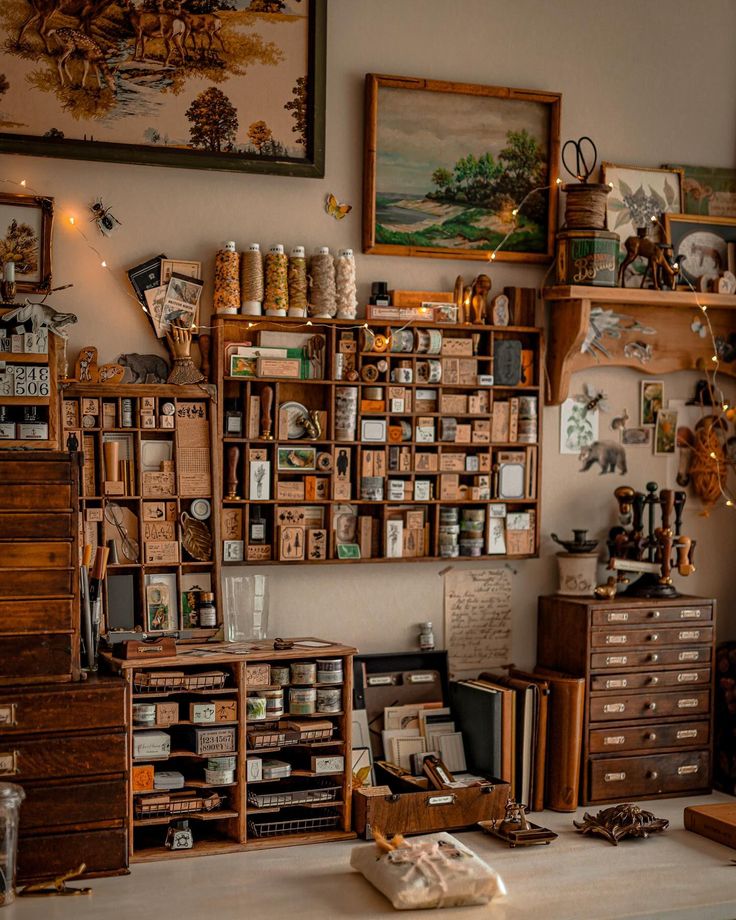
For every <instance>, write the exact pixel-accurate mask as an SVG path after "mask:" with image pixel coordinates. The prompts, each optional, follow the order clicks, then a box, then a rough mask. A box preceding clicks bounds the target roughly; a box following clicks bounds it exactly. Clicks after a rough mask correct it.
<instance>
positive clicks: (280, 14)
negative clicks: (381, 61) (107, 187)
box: [0, 0, 327, 178]
mask: <svg viewBox="0 0 736 920" xmlns="http://www.w3.org/2000/svg"><path fill="white" fill-rule="evenodd" d="M87 6H89V7H93V6H94V7H96V9H93V10H92V11H91V13H90V15H89V16H87V19H86V20H84V21H82V22H80V23H79V24H77V22H76V21H70V22H66V23H62V24H64V25H67V26H70V27H71V28H72V30H73V34H67V35H63V36H57V40H56V43H55V42H54V37H53V36H50V37H49V34H48V33H49V32H50V28H49V26H50V27H51V28H53V26H54V25H55V26H56V27H57V28H58V26H59V22H56V21H55V20H53V19H52V21H51V23H49V21H48V19H49V17H48V16H46V17H45V18H44V17H41V18H38V17H36V18H33V17H30V16H29V13H32V12H33V11H32V9H31V4H30V3H29V4H27V5H26V4H24V3H19V4H14V5H13V8H12V10H11V9H9V10H8V12H7V15H5V16H4V20H3V23H2V26H1V27H0V37H1V38H2V40H3V44H4V46H6V49H7V53H6V54H5V57H4V61H3V71H4V75H5V77H6V80H7V83H8V89H7V91H6V93H5V94H4V96H3V109H4V113H3V114H4V119H5V122H4V123H5V125H6V126H7V127H6V128H5V129H4V130H3V131H2V133H0V152H2V153H22V154H26V155H28V154H32V155H36V156H51V157H63V158H66V159H77V160H100V161H104V162H108V163H110V162H112V163H134V164H139V165H140V164H144V165H151V166H174V167H187V168H194V169H219V170H225V171H229V172H253V173H262V174H276V175H285V176H308V177H312V178H322V177H323V176H324V170H325V166H324V164H325V86H326V69H325V61H326V36H327V2H326V0H302V2H301V3H300V4H299V6H298V7H295V5H294V4H289V5H288V8H287V7H286V5H285V4H280V3H278V2H274V3H270V4H268V5H266V4H263V5H262V8H261V9H260V10H259V9H251V6H252V4H251V2H250V0H228V3H223V4H221V6H220V8H219V9H218V10H217V11H216V13H211V12H210V13H207V14H206V15H207V16H209V17H210V19H211V20H212V22H213V25H212V28H211V29H210V31H209V32H208V33H207V34H208V36H209V47H208V48H207V50H206V53H205V49H204V38H202V39H201V42H202V47H201V48H199V49H197V48H196V47H195V48H191V46H190V43H189V42H186V41H184V43H183V44H182V42H181V38H179V39H178V42H177V38H176V37H173V36H174V34H175V33H172V36H170V37H169V38H167V37H166V36H165V35H164V32H163V29H162V30H161V31H160V32H159V33H155V32H152V33H150V34H146V35H144V36H142V37H140V36H139V38H138V39H137V38H136V29H135V23H134V20H133V16H134V13H131V12H130V10H129V9H128V8H127V7H126V4H125V3H116V4H112V3H110V4H101V3H97V4H87ZM136 6H137V7H138V8H139V9H140V7H142V4H141V3H137V4H136ZM154 6H155V4H154ZM146 8H147V9H148V7H146ZM72 15H75V14H73V13H72ZM85 15H86V14H85ZM168 15H169V16H170V17H172V13H171V12H170V9H169V13H168ZM186 15H187V13H186V12H185V14H184V16H182V17H181V18H180V19H179V20H178V21H179V22H181V23H182V24H183V28H186V22H185V17H186ZM189 15H191V11H190V13H189ZM172 18H173V20H174V21H177V20H176V16H175V15H173V17H172ZM305 19H306V22H304V21H303V20H305ZM84 33H86V34H87V36H88V37H89V38H91V40H92V41H93V42H94V43H95V46H96V47H95V48H93V51H95V50H96V52H97V56H96V57H95V58H94V59H93V60H92V65H91V67H90V68H89V70H90V72H89V74H88V73H87V70H84V77H85V78H86V80H85V81H84V82H83V69H82V68H83V62H82V60H80V55H79V51H78V50H77V36H78V35H79V34H84ZM139 42H140V45H139ZM67 50H68V57H67V59H66V60H67V68H68V70H67V76H69V80H68V81H67V80H62V81H61V82H60V81H59V77H58V73H57V60H60V59H61V58H60V57H59V56H60V55H61V54H66V52H67ZM111 56H113V58H111ZM29 57H30V58H31V59H32V60H34V62H35V63H36V64H38V65H39V66H38V70H37V74H36V78H35V79H34V80H33V81H29V80H27V79H26V73H27V59H28V58H29ZM106 59H107V60H106ZM112 59H114V61H115V63H114V65H113V64H112ZM85 61H86V63H87V66H88V67H89V63H90V62H89V58H87V59H85ZM108 61H110V63H108ZM138 61H142V62H143V65H142V66H143V67H145V68H146V73H147V79H146V81H144V82H143V83H140V82H139V81H137V80H136V79H135V78H134V77H131V76H130V74H131V70H132V72H133V73H134V72H135V69H136V68H137V67H138V66H139V65H138V64H137V63H134V62H138ZM253 65H265V66H253ZM305 71H306V72H305ZM152 79H155V80H156V81H157V88H158V89H159V93H158V94H157V96H158V103H159V107H158V108H157V109H156V108H151V106H150V104H149V98H148V97H147V94H146V93H147V84H150V81H151V80H152ZM269 97H271V98H270V102H269ZM162 100H163V101H162ZM252 100H258V105H257V106H253V104H252ZM49 113H51V114H49ZM111 115H112V116H114V117H110V116H111Z"/></svg>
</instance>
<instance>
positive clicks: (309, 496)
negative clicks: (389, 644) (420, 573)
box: [213, 316, 543, 565]
mask: <svg viewBox="0 0 736 920" xmlns="http://www.w3.org/2000/svg"><path fill="white" fill-rule="evenodd" d="M409 327H411V328H409ZM213 329H214V335H213V338H214V343H215V349H214V353H215V361H214V366H215V368H216V380H217V383H218V390H219V392H220V394H221V399H220V406H219V410H220V411H219V434H220V443H221V454H222V456H221V462H222V468H223V510H222V514H223V517H222V520H221V527H220V529H221V531H222V539H223V541H226V542H225V543H224V544H223V551H222V561H223V565H230V564H232V565H241V564H243V561H244V562H245V563H246V564H257V565H263V564H269V563H283V562H286V563H290V564H295V563H297V564H325V563H338V564H339V563H355V562H384V561H385V562H414V561H418V560H425V561H426V560H428V559H440V558H452V557H453V555H457V553H458V549H459V552H460V555H464V550H465V552H468V551H469V546H470V543H471V542H472V537H473V535H474V534H477V536H478V537H479V538H480V539H479V540H476V543H478V542H480V543H482V546H481V547H480V549H479V555H476V556H474V558H503V557H504V556H505V555H507V554H508V555H514V556H516V557H521V556H526V555H536V553H537V552H538V533H539V513H538V512H539V502H538V497H539V494H540V489H539V471H540V469H541V456H540V454H539V451H540V446H539V445H540V441H541V429H540V425H541V408H542V407H541V402H542V400H541V396H542V392H541V390H542V387H541V385H540V383H541V378H542V350H543V341H542V333H541V330H540V329H538V328H536V327H530V326H492V325H485V324H480V325H479V324H467V325H465V324H449V323H432V322H424V321H412V322H406V321H401V320H397V321H385V320H382V321H380V322H379V321H374V322H370V323H368V322H365V321H362V320H329V319H327V320H324V319H320V320H315V321H314V322H312V321H311V320H309V321H308V320H304V319H289V318H288V317H285V318H273V317H249V316H216V317H213ZM399 334H402V335H403V336H404V337H406V336H408V337H409V340H408V341H405V340H404V339H402V340H401V346H402V348H403V347H405V348H406V350H402V351H399V350H398V349H394V348H393V345H394V342H392V339H391V337H392V336H394V337H396V336H398V335H399ZM371 335H372V336H374V337H375V340H374V341H373V342H372V341H371ZM316 336H319V337H320V338H321V341H320V342H319V343H318V344H319V345H321V346H322V347H321V348H319V347H318V348H317V349H315V350H316V353H317V355H318V356H319V357H318V358H317V359H316V361H317V362H319V363H316V362H315V359H312V361H311V363H310V361H309V358H304V357H302V358H301V360H302V365H301V368H299V367H298V366H297V368H295V371H296V372H299V373H304V374H305V377H304V379H302V378H301V377H296V376H295V377H293V378H285V377H274V376H266V375H265V374H263V375H261V373H260V372H263V371H265V370H266V368H265V367H263V368H262V367H261V364H260V361H261V360H262V359H263V355H261V357H259V358H258V360H257V361H256V359H255V357H254V356H253V354H252V353H251V354H248V353H247V352H246V353H245V354H242V353H241V356H242V357H243V359H244V362H245V360H246V359H247V360H249V361H251V362H252V365H253V366H252V367H251V366H248V367H246V368H244V369H245V370H247V372H248V373H249V374H252V376H248V377H245V376H233V375H232V374H231V367H230V360H229V359H230V356H231V354H233V353H234V350H235V348H236V347H238V346H242V347H243V348H246V347H250V349H251V352H254V351H255V350H256V349H259V350H261V349H264V348H268V347H272V348H275V347H280V348H283V349H287V348H289V347H291V349H292V350H291V351H289V352H288V357H287V352H286V350H284V352H283V354H282V355H281V356H279V355H275V356H274V357H275V358H277V359H279V358H283V359H285V362H284V363H285V365H286V363H287V362H288V361H289V360H291V361H292V362H294V363H296V362H295V358H296V357H297V356H298V355H300V354H301V352H300V351H299V350H300V349H305V350H306V353H310V351H309V349H310V348H311V347H312V346H314V344H315V341H314V340H313V339H314V337H316ZM430 341H431V342H432V343H433V344H432V345H430V344H429V343H430ZM378 342H380V347H378V346H377V345H376V343H378ZM511 342H512V343H513V345H510V344H509V343H511ZM503 347H507V348H509V347H515V348H517V349H520V350H521V351H522V355H521V358H520V357H519V352H518V351H517V352H516V361H520V362H521V365H522V367H523V369H524V371H523V372H524V376H523V378H522V380H521V382H519V381H518V379H517V380H514V378H511V377H509V378H504V379H505V380H507V381H509V382H507V383H502V384H499V383H498V380H499V376H500V375H499V369H498V368H497V367H495V366H494V360H495V358H494V355H495V354H496V353H499V354H500V353H501V352H502V350H503ZM428 348H431V349H432V350H431V351H428V350H426V349H428ZM499 360H500V359H499ZM430 362H431V366H430ZM430 371H431V375H430ZM311 373H313V374H314V377H311V378H310V377H309V376H308V374H311ZM494 374H495V382H494V383H493V384H491V383H489V380H490V379H493V378H494ZM438 376H439V379H436V378H437V377H438ZM407 377H408V379H406V378H407ZM342 388H347V389H349V390H352V391H354V395H355V399H356V420H355V424H354V426H348V427H347V429H345V428H344V429H343V430H339V421H338V418H339V415H340V408H339V397H340V392H341V389H342ZM421 391H430V392H431V393H432V394H433V397H432V398H431V399H428V398H427V397H426V392H425V393H424V394H422V393H421ZM264 396H265V398H266V401H267V403H268V402H269V401H270V402H271V404H272V408H271V409H270V420H269V421H268V424H267V425H266V426H264V424H263V420H262V419H261V417H260V413H261V408H262V406H263V399H264ZM421 397H424V398H421ZM284 406H291V407H292V410H294V408H297V409H298V408H299V407H300V406H301V407H302V408H306V409H309V410H311V411H315V412H317V413H319V414H320V417H321V432H320V434H319V436H318V437H317V438H316V439H309V438H308V437H307V435H308V431H302V432H299V431H298V428H299V426H294V427H293V428H292V426H290V425H288V424H285V423H284V422H285V420H284V419H283V418H280V412H279V410H280V408H282V407H284ZM233 416H237V418H236V419H234V421H235V425H234V426H231V425H230V424H229V423H230V422H231V421H233ZM421 419H426V422H424V423H422V422H421V421H420V420H421ZM364 425H366V426H367V427H366V428H365V430H364V428H363V426H364ZM301 427H302V428H303V426H301ZM371 428H373V429H375V428H377V429H378V431H379V434H378V435H377V436H375V435H373V434H369V433H368V432H369V430H370V429H371ZM264 433H265V435H266V436H265V437H264ZM290 434H291V435H292V437H289V435H290ZM301 451H305V455H304V456H305V458H306V460H305V465H304V469H300V468H299V467H298V466H297V465H296V461H295V462H294V465H293V466H291V467H288V457H289V455H290V454H291V455H294V456H295V457H296V459H297V460H300V459H301V456H300V452H301ZM310 451H315V458H316V463H314V462H312V460H311V459H310V457H309V454H308V453H307V452H310ZM231 458H234V459H233V460H232V462H233V463H234V464H235V465H234V466H232V467H231V465H230V460H231ZM510 463H511V464H514V463H515V464H518V466H520V467H521V469H522V473H521V474H520V476H521V478H522V479H523V480H524V481H523V483H522V484H521V486H520V487H519V488H518V490H517V491H516V492H515V494H514V493H513V492H512V491H511V490H510V489H508V488H507V489H506V490H505V492H502V490H501V489H500V488H499V479H500V477H499V470H500V469H503V467H504V466H507V465H508V464H510ZM322 464H324V465H322ZM517 468H518V467H517ZM506 472H508V471H506ZM256 473H257V474H259V475H260V477H261V478H260V479H257V480H256V478H255V474H256ZM231 481H233V483H234V487H233V490H232V491H231V490H230V489H229V484H230V482H231ZM256 485H257V486H258V489H259V492H260V495H259V496H257V494H256ZM229 495H231V496H232V497H228V496H229ZM504 495H506V496H507V497H506V498H504V497H503V496H504ZM512 496H513V497H512ZM504 505H505V506H507V508H505V509H504V508H501V507H499V506H504ZM448 508H453V509H454V511H455V514H456V517H457V520H452V519H451V518H452V513H448V512H447V509H448ZM473 511H478V512H482V514H478V515H476V516H475V517H473V514H472V512H473ZM502 511H503V512H504V514H505V515H506V518H505V520H504V519H503V518H502V517H501V516H500V513H501V512H502ZM517 512H518V514H517ZM346 513H348V514H349V515H351V516H352V517H353V518H354V519H355V520H356V521H357V526H356V536H355V538H354V540H351V539H348V540H346V539H344V537H339V538H338V532H339V529H344V528H339V527H338V524H337V522H338V521H339V520H340V519H341V518H342V519H344V516H345V515H346ZM512 514H513V515H514V516H513V517H512V518H511V519H510V521H509V516H510V515H512ZM448 518H449V519H448ZM471 519H472V520H473V521H475V520H482V521H483V527H482V530H480V531H476V530H475V527H471V526H467V527H466V526H464V525H465V524H468V525H469V524H470V522H471ZM397 521H400V522H401V526H398V525H397V524H395V523H394V522H397ZM499 521H500V523H499ZM302 522H303V523H302ZM461 522H462V524H463V526H461ZM509 523H510V524H512V525H513V526H507V524H509ZM254 524H255V526H254ZM523 524H526V525H527V526H522V525H523ZM453 526H456V533H457V534H458V540H457V542H458V544H459V547H458V546H455V547H454V550H455V552H454V554H453V553H451V552H448V548H447V547H448V541H447V540H444V539H443V538H444V537H446V536H447V533H448V527H450V528H452V527H453ZM499 530H500V536H499ZM263 531H265V536H264V535H263V533H262V532H263ZM296 531H299V535H298V536H297V537H296V538H294V543H293V545H292V546H289V545H288V543H287V539H292V538H291V537H290V536H289V537H287V536H286V535H287V534H290V533H291V532H296ZM397 532H398V533H400V534H401V536H398V537H397V536H396V534H397ZM255 534H258V539H257V540H256V539H255V538H254V535H255ZM417 534H418V535H419V536H417ZM466 538H467V539H466ZM317 539H319V541H320V542H319V544H317V543H316V540H317ZM402 540H403V543H402ZM504 541H505V542H504ZM340 543H351V544H353V546H352V547H351V548H352V550H353V551H354V552H353V554H352V555H348V553H347V552H345V551H344V549H343V548H342V547H341V546H340V548H338V546H339V544H340ZM463 543H465V547H463ZM358 545H360V551H359V554H358V551H357V546H358ZM294 547H296V549H297V550H298V551H296V552H293V551H292V550H293V549H294ZM315 547H316V549H315ZM474 550H475V551H476V552H478V547H477V546H476V547H474ZM469 558H470V556H469Z"/></svg>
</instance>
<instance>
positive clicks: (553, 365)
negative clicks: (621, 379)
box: [544, 285, 736, 405]
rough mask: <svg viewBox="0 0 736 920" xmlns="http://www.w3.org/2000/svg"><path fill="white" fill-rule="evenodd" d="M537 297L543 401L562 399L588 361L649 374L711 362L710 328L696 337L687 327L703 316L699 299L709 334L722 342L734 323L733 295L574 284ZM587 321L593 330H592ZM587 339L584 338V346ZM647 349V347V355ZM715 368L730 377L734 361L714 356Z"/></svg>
mask: <svg viewBox="0 0 736 920" xmlns="http://www.w3.org/2000/svg"><path fill="white" fill-rule="evenodd" d="M544 298H545V300H546V301H548V302H549V304H550V321H549V334H548V338H549V340H548V346H547V371H548V375H549V392H548V394H547V402H548V404H550V405H558V404H559V403H562V402H564V401H565V399H566V398H567V396H568V394H569V391H570V377H571V376H572V374H574V373H575V372H576V371H582V370H586V369H587V368H589V367H630V368H633V369H634V370H637V371H640V372H641V373H642V374H646V375H647V376H648V377H656V376H657V375H659V374H666V373H669V372H671V371H679V370H701V371H702V372H705V370H707V369H710V368H711V366H712V362H711V358H712V356H713V344H712V342H711V339H710V335H706V336H705V337H701V336H700V335H699V334H698V332H697V329H693V323H694V322H695V321H697V322H699V323H703V322H704V318H703V314H702V310H701V306H706V307H707V310H708V318H709V320H710V324H711V326H712V329H713V334H714V335H715V336H716V337H721V338H722V339H723V341H724V342H728V340H729V336H731V335H732V334H733V332H734V328H735V327H734V311H736V296H732V295H729V294H703V293H697V294H696V293H693V292H689V291H653V290H641V289H640V288H595V287H582V286H579V285H578V286H573V287H551V288H547V289H546V290H545V291H544ZM607 314H608V316H607ZM596 317H597V319H596ZM594 323H595V325H596V326H597V327H598V328H599V330H600V333H599V335H595V336H594V334H593V333H594V331H595V330H594ZM609 327H610V328H612V329H613V330H614V331H616V332H618V335H617V336H611V335H608V334H607V333H606V331H605V330H606V329H607V328H609ZM588 340H590V344H586V350H585V351H583V350H582V349H583V345H584V343H588ZM599 345H600V346H602V348H599V347H598V346H599ZM604 349H605V350H604ZM649 349H651V354H650V355H648V356H647V351H648V350H649ZM642 354H644V356H645V360H644V361H642V359H641V356H642ZM719 373H721V374H728V375H730V376H732V377H733V376H736V363H735V362H733V361H730V362H728V361H725V360H723V361H721V363H720V365H719Z"/></svg>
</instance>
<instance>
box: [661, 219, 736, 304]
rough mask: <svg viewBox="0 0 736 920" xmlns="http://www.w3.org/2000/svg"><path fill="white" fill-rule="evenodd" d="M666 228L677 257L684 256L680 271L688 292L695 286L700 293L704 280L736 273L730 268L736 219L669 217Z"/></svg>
mask: <svg viewBox="0 0 736 920" xmlns="http://www.w3.org/2000/svg"><path fill="white" fill-rule="evenodd" d="M664 226H665V232H666V234H667V240H668V241H669V242H670V243H672V251H673V253H674V255H675V256H678V257H679V256H682V257H683V258H682V262H681V266H680V271H681V274H682V276H683V278H685V285H684V287H685V289H686V290H689V289H690V287H691V285H692V286H693V287H694V288H696V289H698V290H700V283H701V279H702V278H705V277H714V278H716V277H718V275H719V274H720V272H723V271H725V270H726V269H728V270H729V271H733V270H734V266H733V265H731V266H730V267H729V258H728V248H729V243H736V218H734V217H708V216H707V215H706V216H702V217H701V216H700V215H699V214H665V216H664ZM732 248H733V247H732ZM688 262H690V266H688ZM688 281H689V282H690V283H689V284H688V283H687V282H688Z"/></svg>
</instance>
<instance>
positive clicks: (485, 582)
mask: <svg viewBox="0 0 736 920" xmlns="http://www.w3.org/2000/svg"><path fill="white" fill-rule="evenodd" d="M445 645H446V647H447V651H448V653H449V657H450V674H451V675H452V676H453V677H467V676H473V677H477V676H478V673H479V672H480V671H482V670H484V669H486V668H489V667H496V666H498V665H502V664H508V662H509V661H511V573H510V572H509V571H508V569H470V570H467V569H466V570H463V569H451V570H450V571H449V572H447V574H446V575H445Z"/></svg>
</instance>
